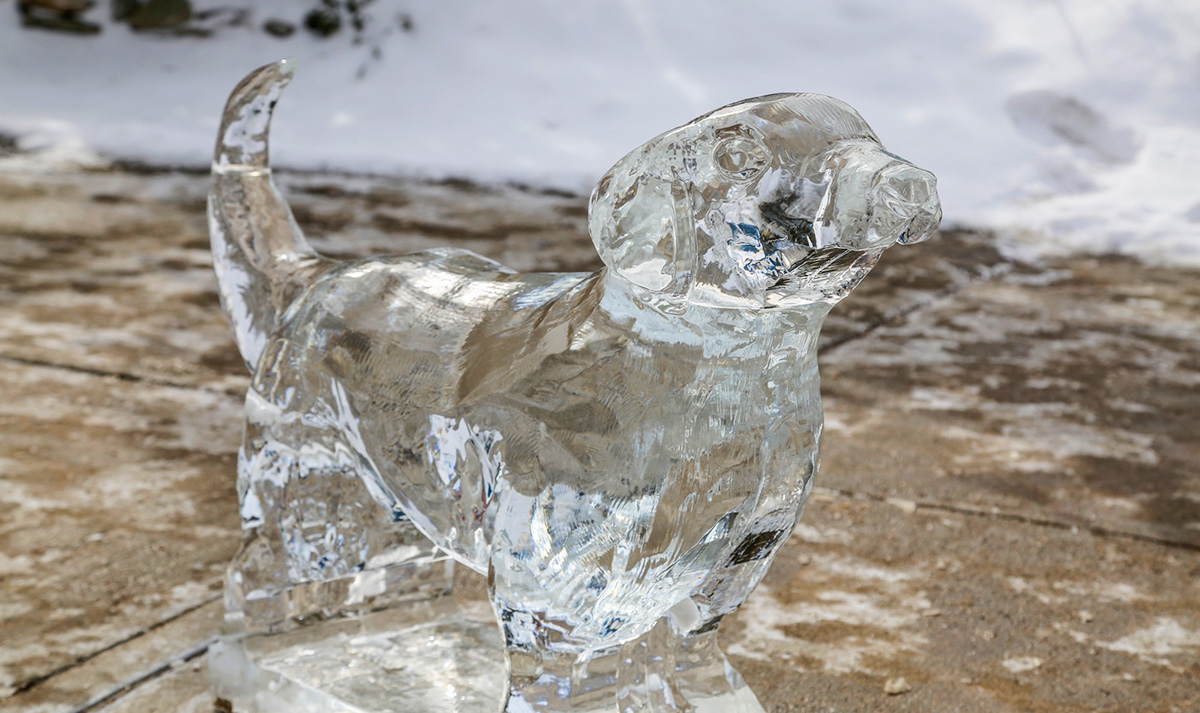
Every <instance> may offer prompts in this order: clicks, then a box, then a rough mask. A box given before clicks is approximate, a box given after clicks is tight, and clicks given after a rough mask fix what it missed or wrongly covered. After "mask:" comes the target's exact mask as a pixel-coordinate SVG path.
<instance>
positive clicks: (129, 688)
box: [71, 637, 217, 713]
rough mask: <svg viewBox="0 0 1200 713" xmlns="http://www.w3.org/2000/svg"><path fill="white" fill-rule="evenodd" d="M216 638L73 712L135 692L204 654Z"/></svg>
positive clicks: (90, 708) (105, 703)
mask: <svg viewBox="0 0 1200 713" xmlns="http://www.w3.org/2000/svg"><path fill="white" fill-rule="evenodd" d="M216 640H217V639H216V637H213V638H211V639H209V640H208V641H205V642H204V643H203V644H200V645H199V646H194V647H192V648H190V649H188V650H187V651H184V652H183V653H181V654H176V655H175V656H172V657H171V658H169V659H167V660H166V661H164V662H162V663H161V664H159V665H157V666H155V667H153V668H151V669H150V670H148V671H146V672H144V673H142V674H140V675H138V676H134V677H133V678H131V679H129V680H128V681H125V682H124V683H122V684H120V685H118V686H116V687H114V688H113V689H112V690H110V691H108V692H107V693H104V694H101V695H99V696H96V697H95V698H93V699H92V700H90V701H88V702H87V703H84V704H83V705H82V706H79V707H78V708H75V709H74V710H72V711H71V713H87V712H88V711H92V710H96V709H97V708H100V707H102V706H104V705H107V704H109V703H112V702H113V701H115V700H117V699H118V698H120V697H122V696H124V695H125V694H127V693H131V692H133V691H134V690H135V689H136V688H138V687H139V686H141V685H142V684H145V683H149V682H150V681H153V680H155V679H156V678H159V677H160V676H162V675H164V674H166V673H168V672H170V671H172V670H174V669H176V668H178V667H179V666H182V665H183V664H185V663H188V662H189V661H193V660H195V659H197V658H199V657H201V656H203V655H204V654H205V653H207V652H208V649H209V647H210V646H212V645H213V642H215V641H216Z"/></svg>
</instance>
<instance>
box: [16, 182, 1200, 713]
mask: <svg viewBox="0 0 1200 713" xmlns="http://www.w3.org/2000/svg"><path fill="white" fill-rule="evenodd" d="M282 183H283V185H284V187H285V191H286V192H287V193H288V194H289V197H290V198H291V200H292V201H293V204H294V207H295V211H296V216H297V218H298V220H299V221H300V223H301V224H302V225H303V226H304V227H305V229H306V231H307V232H308V233H309V235H310V236H311V237H312V239H313V242H314V244H316V245H317V246H318V248H319V249H321V250H323V251H325V252H328V253H330V254H333V255H338V256H345V257H350V256H358V255H368V254H373V253H380V252H393V253H394V252H404V251H409V250H416V249H421V248H426V247H433V246H439V245H454V246H458V247H464V248H468V249H471V250H474V251H476V252H479V253H481V254H484V255H487V256H489V257H493V258H496V259H498V260H500V261H501V262H504V263H506V264H508V265H510V266H512V267H514V268H516V269H520V270H534V269H536V270H585V269H594V268H595V267H597V266H598V263H597V262H596V259H595V256H594V252H593V250H592V247H591V244H590V242H589V241H588V240H587V238H586V235H585V223H586V207H585V199H584V198H583V197H577V196H569V195H560V194H554V193H545V192H538V191H533V190H527V189H522V188H520V187H512V186H510V187H494V188H483V187H479V186H474V185H470V184H466V183H459V182H447V183H436V184H430V183H417V182H412V181H402V180H388V179H367V178H361V177H349V176H337V175H328V174H326V175H291V176H285V177H284V178H283V179H282ZM205 187H206V178H205V177H204V176H202V175H190V174H171V173H155V172H121V171H103V172H91V173H72V174H43V175H17V174H7V175H4V174H0V710H13V711H29V712H30V713H33V712H37V713H57V712H59V711H62V712H64V713H65V712H71V711H83V710H87V711H106V712H115V711H122V712H125V711H129V712H133V711H137V712H139V713H154V712H157V711H162V712H163V713H167V712H170V713H175V712H177V711H185V712H187V713H194V712H203V713H208V712H209V711H212V710H214V705H215V704H214V700H213V698H212V696H211V695H210V694H209V693H208V690H207V684H206V681H205V673H204V669H203V654H204V651H205V648H206V646H207V645H208V642H209V641H210V640H211V638H212V636H213V634H214V632H215V629H216V626H217V623H218V621H219V619H220V606H221V605H220V601H219V595H220V586H221V583H220V577H221V571H222V569H223V567H224V565H225V563H226V562H227V561H228V560H229V559H230V557H231V556H232V554H233V552H234V550H235V548H236V546H237V542H238V538H239V532H238V519H237V516H236V497H235V494H234V488H233V481H234V464H235V455H234V454H235V451H236V448H237V445H238V438H239V432H240V428H241V416H240V402H241V395H242V393H243V392H244V390H245V388H246V385H247V381H248V380H247V376H246V374H245V372H244V369H243V367H242V366H241V364H240V363H239V359H238V356H237V353H236V350H235V348H234V346H233V343H232V340H231V338H230V336H229V332H228V328H227V326H226V324H225V322H224V318H223V316H222V314H221V312H220V309H219V306H218V303H217V298H216V292H215V283H214V280H213V277H212V274H211V264H210V261H209V253H208V238H207V234H206V230H205V226H204V191H205ZM823 342H824V345H825V348H824V351H823V354H822V362H823V364H822V377H823V391H824V395H825V407H826V423H827V431H826V438H825V448H824V453H823V467H822V472H821V475H820V478H819V481H818V483H819V486H820V487H819V488H818V490H817V492H816V494H815V495H814V497H813V499H812V501H811V502H810V504H809V506H808V509H807V512H806V513H805V516H804V519H803V520H802V522H801V524H800V526H799V527H797V529H796V531H795V533H794V534H793V536H792V538H791V540H790V541H789V542H788V543H787V545H786V546H785V548H784V550H783V551H782V552H781V553H780V555H779V557H778V559H777V561H776V563H775V565H774V567H773V569H772V570H771V572H770V574H769V575H768V577H767V579H766V580H765V581H764V583H763V585H762V586H761V587H760V588H759V590H758V591H756V592H755V594H754V595H752V596H751V598H750V600H749V601H748V603H747V604H746V606H745V607H744V608H743V610H742V611H741V612H739V613H738V614H737V615H735V616H734V617H732V618H731V619H730V620H729V621H728V622H727V624H726V626H725V627H723V628H724V629H725V631H724V642H725V648H726V650H727V651H728V652H729V653H730V654H731V658H732V659H733V660H734V662H735V664H736V665H737V666H738V667H739V669H740V670H741V671H742V672H743V673H744V674H745V676H746V678H747V680H748V681H749V682H750V684H751V686H752V687H753V688H755V690H756V691H757V692H758V693H759V697H760V699H761V700H762V702H763V703H764V705H765V707H766V708H767V709H768V710H770V711H779V712H784V711H788V712H791V711H804V712H805V713H810V712H811V713H817V712H821V713H825V712H830V713H832V712H834V711H837V712H838V713H850V712H856V711H863V712H871V713H874V712H876V711H921V712H935V713H941V712H943V711H945V712H949V711H964V712H975V711H979V712H981V713H990V712H992V711H996V712H998V713H999V712H1009V711H1012V712H1016V711H1037V712H1041V711H1045V712H1047V713H1050V712H1054V713H1064V712H1066V713H1070V712H1074V711H1080V712H1082V711H1112V712H1113V713H1117V712H1121V713H1126V712H1129V711H1138V712H1139V713H1140V712H1143V711H1164V712H1167V711H1179V712H1183V711H1200V684H1197V683H1196V681H1197V680H1200V468H1198V467H1197V465H1196V464H1197V463H1200V436H1197V425H1198V423H1200V273H1197V272H1194V271H1184V270H1174V269H1169V268H1163V267H1150V266H1146V265H1143V264H1140V263H1138V262H1136V261H1133V260H1130V259H1126V258H1110V257H1075V258H1058V259H1054V260H1050V261H1046V262H1042V263H1036V264H1033V263H1025V262H1020V261H1016V260H1013V259H1009V258H1006V257H1005V256H1004V253H1003V251H1001V250H998V249H997V247H996V243H995V241H994V240H993V239H992V237H991V236H988V235H985V234H979V233H973V232H970V231H961V230H959V231H954V230H947V231H943V232H942V233H941V234H940V235H939V236H938V237H936V238H935V239H933V240H931V241H929V242H927V243H924V244H922V245H919V246H914V247H910V248H904V249H895V250H892V251H889V252H888V253H887V254H886V255H885V256H884V259H883V261H882V262H881V263H880V265H879V266H878V267H877V268H876V269H875V271H874V272H873V273H872V274H871V276H870V277H868V279H867V281H866V282H865V283H864V284H863V285H862V286H861V287H860V288H859V289H858V290H857V291H856V292H855V293H854V294H853V295H852V296H851V297H850V298H849V299H848V300H847V301H846V302H844V303H842V304H841V305H839V307H838V308H837V309H836V310H835V312H834V315H833V316H831V318H830V320H829V322H828V324H827V327H826V330H825V333H824V335H823ZM467 576H469V575H464V582H463V584H464V587H465V588H466V589H467V590H468V592H470V591H472V590H476V591H477V590H478V589H479V583H478V582H475V581H470V580H468V579H465V577H467ZM901 679H903V680H901Z"/></svg>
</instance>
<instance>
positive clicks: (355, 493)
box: [209, 62, 941, 713]
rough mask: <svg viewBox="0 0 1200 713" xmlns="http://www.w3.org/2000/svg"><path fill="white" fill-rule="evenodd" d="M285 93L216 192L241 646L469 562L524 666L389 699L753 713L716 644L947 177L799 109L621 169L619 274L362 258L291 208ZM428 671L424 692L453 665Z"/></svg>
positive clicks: (728, 113)
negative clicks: (841, 320) (862, 297)
mask: <svg viewBox="0 0 1200 713" xmlns="http://www.w3.org/2000/svg"><path fill="white" fill-rule="evenodd" d="M290 74H291V68H290V66H289V64H288V63H287V62H280V63H277V64H274V65H269V66H267V67H263V68H262V69H259V70H258V71H256V72H254V73H253V74H251V75H250V76H249V77H247V78H246V79H245V80H243V82H242V83H241V84H240V85H239V86H238V87H237V88H236V89H235V90H234V92H233V95H232V97H231V98H230V100H229V104H228V106H227V107H226V110H225V114H224V119H223V123H222V127H221V134H220V137H219V140H218V146H217V152H216V159H215V162H214V165H213V188H212V194H211V198H210V206H209V217H210V224H211V229H212V244H213V252H214V262H215V265H216V270H217V275H218V278H219V283H220V292H221V298H222V303H223V305H224V307H225V310H226V312H227V313H228V315H229V318H230V320H231V321H232V323H233V327H234V332H235V335H236V339H237V344H238V347H239V349H240V350H241V353H242V355H243V357H244V358H245V361H246V363H247V365H248V366H249V367H250V368H251V370H252V371H253V373H254V379H253V385H252V387H251V389H250V392H249V394H248V395H247V399H246V416H247V425H246V437H245V444H244V448H243V450H242V452H241V457H240V460H239V472H238V491H239V495H240V497H241V512H242V519H243V525H244V528H245V530H246V538H245V543H244V546H243V548H242V550H241V552H240V553H239V555H238V557H237V559H236V560H235V562H234V563H233V565H232V566H231V569H230V574H229V578H228V586H227V608H228V611H229V621H230V622H231V627H230V631H231V632H232V633H231V636H234V637H236V636H248V635H252V634H255V633H256V632H271V631H282V630H286V629H288V628H290V627H292V626H294V624H295V623H296V622H303V621H305V620H307V619H312V618H314V617H316V618H322V617H325V616H329V615H332V614H337V613H341V612H345V611H348V610H355V609H359V608H378V607H380V606H397V605H398V604H399V602H401V601H403V600H405V599H409V600H415V599H420V598H423V597H424V598H428V597H435V596H436V595H438V594H440V593H443V592H445V591H446V590H447V589H448V588H449V586H450V578H449V568H448V565H449V562H450V560H453V561H454V562H457V563H460V564H462V565H465V566H466V567H469V568H470V569H472V570H474V571H476V572H478V573H480V574H481V575H484V576H486V577H487V587H488V593H489V596H490V598H491V602H492V607H493V610H494V615H495V618H496V620H497V621H498V623H499V631H500V633H501V635H502V642H503V649H504V657H503V661H504V662H505V663H506V667H503V668H501V667H502V666H504V664H501V663H500V662H501V658H500V657H499V656H497V657H495V658H493V659H491V661H492V664H488V663H487V662H486V661H483V662H482V663H481V662H479V661H477V662H475V663H474V664H471V665H464V666H462V667H460V668H457V669H455V670H456V671H457V673H454V674H446V673H445V672H444V671H442V672H441V673H439V674H438V675H439V676H442V678H444V679H446V680H444V681H443V680H442V679H439V685H441V684H442V683H445V684H446V685H447V686H449V687H450V689H451V690H455V686H458V687H460V688H461V689H462V690H464V691H465V690H467V689H471V690H473V691H475V693H472V694H471V695H465V694H461V695H460V694H451V695H447V696H443V697H442V698H439V699H438V700H437V701H432V699H421V702H420V703H419V704H417V703H413V702H412V701H411V700H409V699H405V698H404V695H405V693H404V691H392V692H391V693H390V694H389V695H392V698H390V699H388V700H390V701H391V703H389V704H386V705H391V706H392V709H393V710H409V709H410V708H409V707H405V705H408V706H411V709H412V710H417V709H420V710H423V711H435V710H436V711H468V710H471V711H474V710H488V711H495V710H499V709H501V708H503V710H505V711H508V712H509V713H518V712H528V711H568V710H569V711H605V712H606V713H616V712H617V711H621V712H622V713H625V712H632V713H636V712H648V711H693V710H696V711H743V712H747V713H748V712H750V711H761V707H760V706H759V704H758V703H757V701H756V699H755V698H754V695H753V694H752V693H751V692H750V691H749V690H748V689H747V688H746V686H745V684H744V683H743V681H742V679H741V677H740V676H739V675H738V673H737V672H736V671H735V670H734V669H733V668H732V667H731V666H730V665H729V664H728V662H727V661H726V660H725V658H724V656H723V654H722V653H721V651H720V649H719V648H718V646H717V642H716V636H717V627H718V625H719V624H720V622H721V619H722V617H724V616H726V615H728V614H730V613H732V612H733V611H735V610H736V609H737V608H738V606H740V605H741V603H742V602H743V601H745V599H746V597H747V596H748V595H749V594H750V592H751V591H752V590H753V589H754V587H755V585H756V584H757V583H758V582H759V580H760V579H761V578H762V577H763V575H764V574H765V573H766V571H767V568H768V567H769V566H770V564H771V561H772V558H773V557H774V555H775V553H776V551H777V549H778V548H779V546H780V545H781V544H782V543H783V541H784V540H785V539H786V538H787V535H788V533H789V532H790V531H791V529H792V527H793V525H794V524H795V522H796V520H797V518H798V517H799V516H800V513H801V511H802V509H803V507H804V503H805V501H806V499H807V497H808V495H809V492H810V490H811V487H812V482H813V477H814V475H815V474H816V470H817V463H818V455H817V452H818V444H819V440H820V434H821V425H822V415H821V400H820V392H819V384H818V374H817V360H816V343H817V335H818V333H819V330H820V328H821V324H822V321H823V320H824V318H825V316H826V314H827V313H828V312H829V310H830V308H831V307H832V306H833V305H834V304H835V303H837V302H838V301H839V300H841V299H842V298H843V297H845V296H846V295H847V294H848V293H849V292H850V290H851V289H853V288H854V286H855V285H857V284H858V282H859V281H860V280H862V279H863V277H864V276H865V275H866V274H867V272H868V271H869V270H870V269H871V267H872V266H873V265H874V264H875V262H876V261H877V260H878V259H879V257H880V255H881V254H882V253H883V251H884V250H885V249H886V248H888V247H889V246H891V245H893V244H895V243H903V244H907V243H914V242H917V241H920V240H924V239H925V238H927V237H929V236H930V235H931V234H932V233H933V231H934V230H935V228H936V227H937V225H938V223H939V221H940V218H941V211H940V208H939V205H938V199H937V194H936V190H935V180H934V177H933V175H932V174H930V173H929V172H927V171H924V170H921V169H919V168H916V167H914V166H913V165H912V164H910V163H908V162H906V161H904V160H903V159H901V158H899V157H897V156H895V155H893V154H890V153H888V152H887V151H886V150H884V148H883V146H882V145H881V144H880V142H879V140H878V138H876V136H875V134H874V133H873V132H872V131H871V129H870V127H868V126H867V124H866V122H864V121H863V119H862V118H861V117H860V116H859V115H858V114H857V113H856V112H855V111H854V110H853V109H851V108H850V107H848V106H847V105H845V104H843V103H842V102H840V101H837V100H835V99H831V98H829V97H825V96H819V95H814V94H776V95H771V96H766V97H759V98H757V99H750V100H747V101H743V102H739V103H737V104H732V105H730V106H727V107H724V108H722V109H718V110H717V111H715V112H713V113H711V114H707V115H705V116H703V117H700V118H699V119H696V120H695V121H693V122H691V123H690V124H687V125H685V126H682V127H680V128H677V129H673V130H671V131H668V132H667V133H665V134H662V135H661V136H659V137H657V138H655V139H652V140H651V141H649V142H648V143H646V144H645V145H643V146H642V147H640V148H638V149H636V150H635V151H633V152H632V153H630V154H629V155H628V156H626V157H625V158H623V159H621V160H620V161H619V162H618V163H617V164H616V166H614V167H613V168H612V169H611V170H610V171H609V172H608V173H607V174H606V175H605V176H604V177H603V178H602V179H601V180H600V182H599V184H598V185H597V186H596V189H595V191H594V192H593V193H592V197H591V205H590V213H589V216H590V217H589V230H590V233H591V237H592V239H593V241H594V242H595V244H596V248H597V250H598V251H599V253H600V256H601V258H602V259H603V261H604V264H605V267H604V268H603V269H601V270H600V271H598V272H595V273H592V274H582V273H564V274H518V273H516V272H514V271H512V270H510V269H508V268H506V267H504V266H503V265H500V264H498V263H496V262H493V261H491V260H488V259H486V258H483V257H480V256H478V255H475V254H473V253H470V252H467V251H463V250H456V249H449V248H445V249H437V250H429V251H424V252H419V253H414V254H410V255H404V256H400V257H388V258H373V259H366V260H358V261H354V262H342V261H338V260H333V259H330V258H326V257H323V256H321V255H319V254H318V253H316V252H315V251H314V250H313V249H312V248H311V247H310V246H309V244H308V243H307V242H306V241H305V239H304V236H303V235H302V234H301V232H300V230H299V228H298V227H297V225H296V223H295V221H294V220H293V219H292V216H291V213H290V211H289V209H288V207H287V205H286V203H285V202H284V200H283V199H282V197H281V196H280V195H279V193H278V192H277V191H276V189H275V188H274V186H273V184H272V181H271V175H270V168H269V165H268V160H267V143H268V141H267V138H268V125H269V120H270V115H271V110H272V108H273V107H274V103H275V101H276V99H277V98H278V96H279V93H280V92H281V90H282V88H283V87H284V85H285V84H287V82H288V80H289V78H290ZM405 606H407V605H405ZM413 606H415V605H413ZM369 633H370V632H369V631H367V632H366V634H369ZM460 633H461V632H460ZM476 633H477V632H476ZM472 635H474V634H472ZM464 636H466V635H465V634H463V635H461V636H458V638H456V639H455V642H454V643H453V644H452V646H460V647H461V646H466V647H467V648H471V647H472V646H475V645H474V644H469V643H468V644H465V645H464V644H462V642H463V641H466V640H467V639H464V638H463V637H464ZM481 636H482V638H480V639H479V641H480V642H482V641H484V640H485V639H486V638H487V635H481ZM368 638H369V637H368ZM432 638H433V639H436V638H437V636H436V635H435V636H433V637H432ZM468 638H469V637H468ZM412 640H414V637H409V638H407V639H406V638H405V636H403V635H399V636H396V637H393V638H392V639H389V640H388V641H382V640H377V641H374V643H371V644H370V645H371V646H374V647H375V649H372V650H373V651H375V652H376V654H378V655H383V654H382V653H379V652H381V651H386V650H388V649H389V647H392V648H393V649H396V647H400V648H399V649H396V650H400V649H403V647H404V646H405V645H408V644H411V641H412ZM471 640H473V639H471ZM364 641H365V639H364ZM389 642H390V643H389ZM362 645H363V646H366V645H367V644H362ZM448 646H451V645H450V644H448ZM478 646H481V647H482V646H485V644H484V643H479V644H478ZM404 650H406V651H407V650H408V649H404ZM412 650H413V651H414V652H418V653H412V654H411V657H412V660H407V661H402V662H401V663H400V664H399V665H400V666H401V668H403V667H404V666H406V665H410V664H411V665H414V666H416V665H418V664H419V663H420V662H419V661H417V660H416V659H418V658H420V656H421V655H422V654H420V653H419V651H421V650H425V651H427V652H428V651H434V650H433V649H421V648H420V647H417V648H416V649H412ZM308 651H309V652H310V653H311V651H312V650H311V649H309V650H308ZM376 654H372V656H374V655H376ZM427 655H430V656H434V655H440V654H437V653H436V652H435V653H427ZM360 658H361V657H360ZM456 665H457V664H456ZM489 665H492V666H493V667H495V668H496V669H497V670H499V671H500V672H501V673H500V674H498V675H496V677H495V679H494V681H495V687H496V688H497V689H498V690H496V691H494V693H493V694H492V695H493V696H494V700H492V701H490V702H489V701H488V700H487V698H488V694H487V692H486V691H484V692H483V693H482V694H480V695H476V694H478V693H479V691H477V690H475V689H476V688H478V684H479V681H480V680H483V679H481V678H479V677H481V676H486V675H487V674H486V673H485V672H484V669H486V668H487V667H488V666H489ZM472 667H474V668H472ZM505 671H506V672H507V673H504V672H505ZM493 673H494V672H493ZM220 675H221V674H220V673H218V678H220ZM231 675H232V674H231ZM347 675H349V674H347ZM323 676H325V679H324V680H330V681H332V680H333V679H338V680H342V679H341V678H339V676H340V674H337V673H336V672H334V673H330V672H329V671H326V673H325V674H323ZM505 679H507V682H508V683H507V691H505V690H502V689H504V688H505V687H504V686H503V685H502V684H501V683H500V682H501V681H503V680H505ZM371 680H377V679H371ZM331 685H332V684H331ZM356 685H357V684H356ZM364 685H365V686H366V687H367V688H370V685H371V684H369V683H368V684H364ZM380 685H383V684H380ZM406 685H407V684H406ZM472 686H475V688H472ZM359 688H361V686H360V687H359ZM356 690H357V689H356ZM361 694H362V692H361V690H360V691H359V692H358V693H356V694H355V695H361ZM306 695H307V694H306ZM397 696H398V697H397ZM380 700H383V699H380ZM397 701H400V702H404V701H408V702H407V703H404V704H403V705H402V704H401V703H398V702H397ZM294 705H296V706H299V704H294ZM383 705H384V704H381V706H383ZM473 706H474V707H473ZM302 708H303V707H302V706H299V707H296V708H294V709H295V710H300V709H302ZM351 709H353V710H362V709H365V708H364V706H362V705H360V707H358V708H347V710H351ZM379 709H380V710H383V709H385V708H384V707H380V708H379ZM338 710H341V708H338Z"/></svg>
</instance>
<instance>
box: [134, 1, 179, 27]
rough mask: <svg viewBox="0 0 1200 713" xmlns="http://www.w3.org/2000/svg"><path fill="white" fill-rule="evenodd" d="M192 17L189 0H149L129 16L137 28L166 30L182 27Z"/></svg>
mask: <svg viewBox="0 0 1200 713" xmlns="http://www.w3.org/2000/svg"><path fill="white" fill-rule="evenodd" d="M190 19H192V4H191V3H190V2H188V0H148V2H145V3H143V4H141V5H139V6H138V7H137V8H136V9H135V10H133V12H131V13H129V17H128V18H127V20H128V22H129V26H130V27H132V28H133V29H135V30H166V29H173V28H177V27H180V26H182V25H184V24H185V23H187V21H188V20H190Z"/></svg>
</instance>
